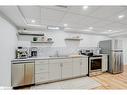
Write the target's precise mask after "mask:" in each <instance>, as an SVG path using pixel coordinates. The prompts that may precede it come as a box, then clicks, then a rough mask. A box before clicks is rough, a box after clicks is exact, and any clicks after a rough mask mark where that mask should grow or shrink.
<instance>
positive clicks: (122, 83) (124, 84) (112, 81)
mask: <svg viewBox="0 0 127 95" xmlns="http://www.w3.org/2000/svg"><path fill="white" fill-rule="evenodd" d="M92 78H93V79H94V80H96V81H97V82H99V83H100V84H101V86H99V87H97V88H94V89H98V90H99V89H102V90H104V89H109V90H113V89H114V90H115V89H116V90H117V89H124V90H126V89H127V65H125V66H124V72H123V73H121V74H115V75H113V74H110V73H104V74H102V75H98V76H93V77H92Z"/></svg>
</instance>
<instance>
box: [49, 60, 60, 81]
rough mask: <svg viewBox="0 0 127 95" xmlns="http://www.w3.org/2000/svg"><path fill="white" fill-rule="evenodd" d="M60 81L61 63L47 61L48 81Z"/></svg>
mask: <svg viewBox="0 0 127 95" xmlns="http://www.w3.org/2000/svg"><path fill="white" fill-rule="evenodd" d="M60 79H61V63H60V61H59V59H51V60H49V81H55V80H60Z"/></svg>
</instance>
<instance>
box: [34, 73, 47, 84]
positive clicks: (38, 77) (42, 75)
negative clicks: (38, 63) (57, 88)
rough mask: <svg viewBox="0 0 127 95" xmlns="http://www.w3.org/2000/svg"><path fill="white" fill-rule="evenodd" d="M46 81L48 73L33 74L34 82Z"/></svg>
mask: <svg viewBox="0 0 127 95" xmlns="http://www.w3.org/2000/svg"><path fill="white" fill-rule="evenodd" d="M44 82H48V73H39V74H35V84H36V83H44Z"/></svg>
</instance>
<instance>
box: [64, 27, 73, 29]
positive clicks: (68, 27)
mask: <svg viewBox="0 0 127 95" xmlns="http://www.w3.org/2000/svg"><path fill="white" fill-rule="evenodd" d="M64 29H72V28H69V27H66V28H64Z"/></svg>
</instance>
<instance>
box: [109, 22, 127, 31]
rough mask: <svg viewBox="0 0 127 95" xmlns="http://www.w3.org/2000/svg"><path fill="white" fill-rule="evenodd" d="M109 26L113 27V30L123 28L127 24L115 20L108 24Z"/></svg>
mask: <svg viewBox="0 0 127 95" xmlns="http://www.w3.org/2000/svg"><path fill="white" fill-rule="evenodd" d="M107 27H109V29H113V30H123V29H124V28H126V27H127V25H123V24H120V23H116V22H114V23H111V24H109V25H107Z"/></svg>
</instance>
